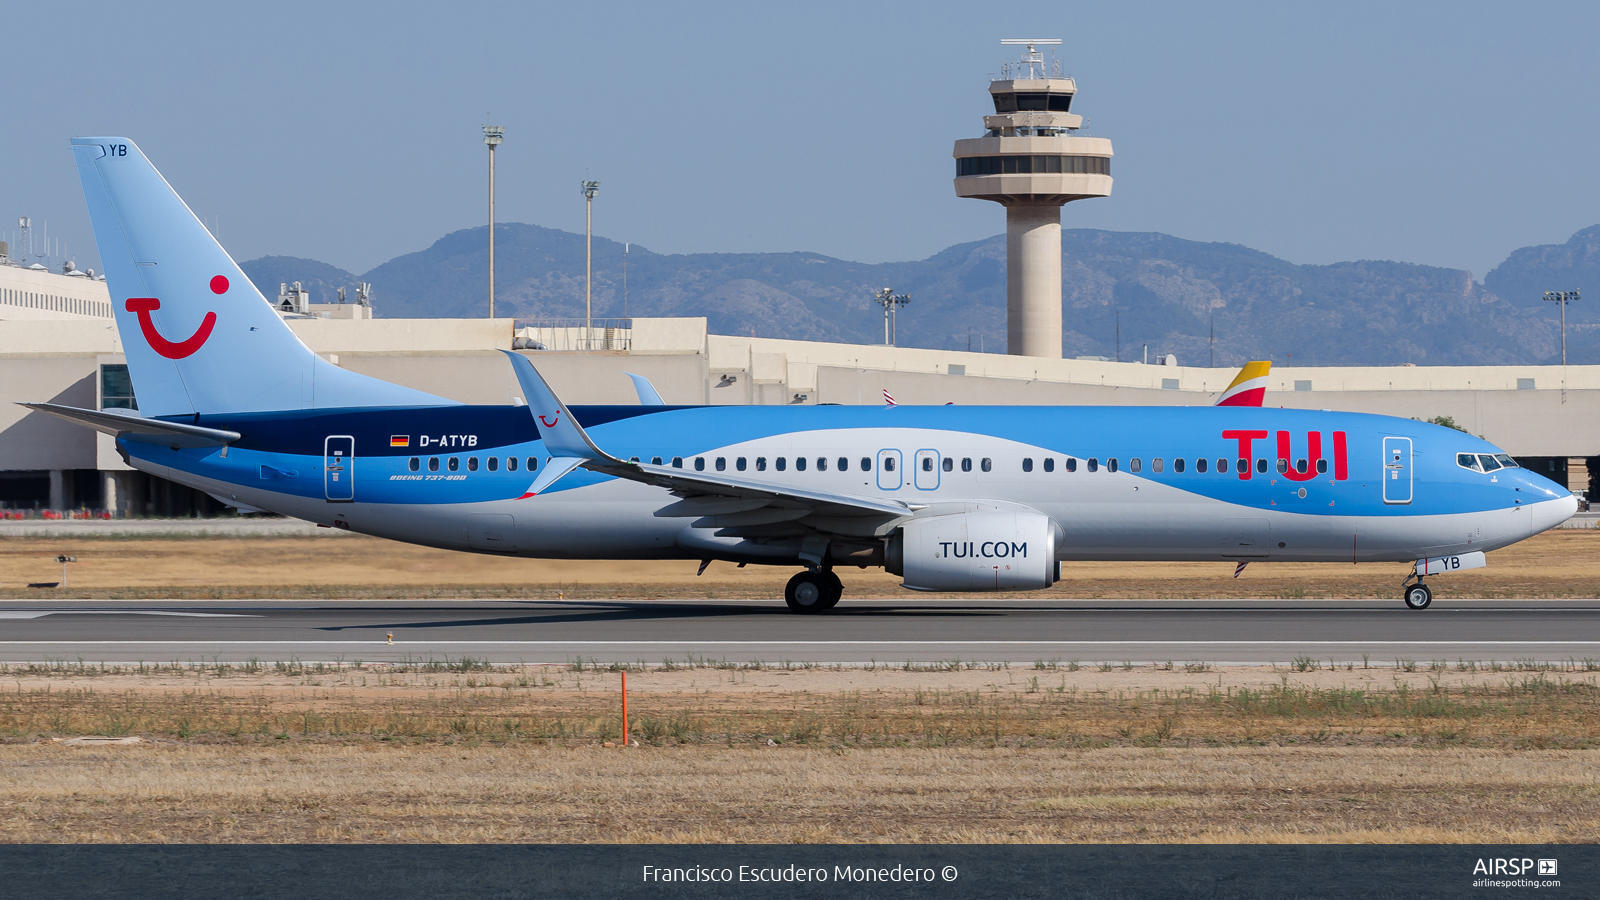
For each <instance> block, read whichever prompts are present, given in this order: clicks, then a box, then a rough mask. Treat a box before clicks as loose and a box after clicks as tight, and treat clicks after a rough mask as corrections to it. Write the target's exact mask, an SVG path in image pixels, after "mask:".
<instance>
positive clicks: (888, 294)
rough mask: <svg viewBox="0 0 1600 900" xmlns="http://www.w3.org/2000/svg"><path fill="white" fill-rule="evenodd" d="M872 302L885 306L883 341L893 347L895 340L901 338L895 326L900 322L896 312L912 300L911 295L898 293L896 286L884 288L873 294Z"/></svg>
mask: <svg viewBox="0 0 1600 900" xmlns="http://www.w3.org/2000/svg"><path fill="white" fill-rule="evenodd" d="M872 302H874V303H876V304H878V305H879V306H881V307H883V343H884V345H885V346H889V347H892V346H894V343H895V340H896V339H897V338H899V334H898V333H897V329H896V327H895V326H896V325H897V324H898V316H896V313H897V312H898V311H899V309H900V307H902V306H905V305H906V304H907V303H910V302H911V295H910V294H896V293H895V292H894V288H884V289H883V290H881V291H879V292H877V293H876V294H873V295H872Z"/></svg>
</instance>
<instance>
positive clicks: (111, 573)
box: [0, 529, 1600, 599]
mask: <svg viewBox="0 0 1600 900" xmlns="http://www.w3.org/2000/svg"><path fill="white" fill-rule="evenodd" d="M1597 550H1600V530H1576V529H1574V530H1567V531H1555V532H1547V533H1545V534H1542V535H1539V536H1537V537H1535V538H1532V539H1530V540H1528V541H1524V542H1523V543H1521V544H1517V545H1515V546H1512V547H1507V548H1506V549H1504V550H1498V551H1496V552H1494V553H1492V554H1490V558H1489V560H1490V561H1489V567H1488V568H1487V569H1479V570H1475V571H1473V572H1470V573H1464V574H1461V575H1452V576H1450V582H1449V593H1450V596H1452V597H1597V596H1600V553H1597V552H1596V551H1597ZM58 553H65V554H67V555H69V556H76V557H77V558H78V562H77V563H76V564H74V565H73V566H71V567H70V570H69V571H68V573H67V578H68V588H67V589H66V590H65V591H43V590H39V589H31V590H30V589H29V588H28V587H27V585H28V584H30V583H33V582H53V581H56V580H57V579H59V578H60V577H61V569H60V566H58V565H57V564H56V563H55V562H54V559H55V556H56V555H57V554H58ZM697 565H698V563H696V562H692V561H666V562H606V563H604V564H596V563H594V562H592V561H573V560H530V559H507V558H503V557H495V556H485V555H481V554H470V553H457V552H454V551H449V550H433V549H429V548H426V547H415V546H411V545H408V544H398V543H394V542H392V541H385V540H381V539H378V538H369V537H362V536H359V535H349V536H342V537H338V538H328V537H318V538H306V537H268V538H237V537H227V538H188V539H166V540H146V539H111V538H100V539H81V538H80V539H57V538H27V539H8V540H7V541H5V543H4V544H3V545H0V597H13V598H15V597H25V598H41V597H48V596H53V595H55V594H66V595H68V596H73V597H87V598H130V599H137V598H149V597H159V598H169V597H170V598H226V597H239V598H258V597H284V598H300V597H315V598H438V597H462V598H495V597H522V598H556V597H558V596H565V597H570V598H608V599H609V598H726V597H735V598H743V597H779V596H782V591H783V584H784V581H785V580H787V579H788V577H789V576H790V574H792V572H791V571H790V570H789V569H786V568H771V567H762V566H750V567H747V568H744V569H739V568H736V567H735V566H733V565H732V564H730V563H713V564H712V565H711V568H710V569H709V570H708V571H707V572H706V574H705V575H704V576H703V577H700V578H696V577H695V575H694V571H695V568H696V567H697ZM1406 570H1407V569H1406V566H1405V565H1403V564H1398V563H1374V564H1369V565H1362V566H1352V565H1344V564H1338V563H1257V564H1256V565H1254V566H1252V567H1251V568H1250V569H1249V570H1247V571H1246V573H1245V574H1244V576H1243V577H1241V578H1239V579H1237V580H1236V579H1234V578H1232V577H1231V576H1232V573H1233V564H1232V563H1228V562H1214V563H1064V564H1063V565H1062V581H1061V582H1060V584H1058V585H1057V586H1056V587H1055V588H1054V589H1052V590H1050V591H1041V592H1037V593H1029V594H1023V595H1019V596H1026V597H1034V598H1041V599H1049V598H1100V597H1150V598H1165V597H1265V598H1303V597H1306V598H1313V597H1383V598H1393V597H1396V596H1398V586H1399V584H1400V581H1401V579H1402V578H1404V576H1405V572H1406ZM840 574H841V575H842V576H843V578H844V581H845V589H846V592H847V596H848V597H851V598H867V597H898V598H902V599H904V598H905V597H907V596H908V595H907V594H906V592H905V591H904V590H903V589H901V588H900V587H898V582H899V579H897V578H895V577H893V576H890V575H886V574H884V573H882V572H881V571H878V570H871V571H862V570H855V569H850V570H843V569H841V570H840ZM991 596H992V595H991Z"/></svg>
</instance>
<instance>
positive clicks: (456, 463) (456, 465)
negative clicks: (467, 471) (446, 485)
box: [445, 456, 461, 472]
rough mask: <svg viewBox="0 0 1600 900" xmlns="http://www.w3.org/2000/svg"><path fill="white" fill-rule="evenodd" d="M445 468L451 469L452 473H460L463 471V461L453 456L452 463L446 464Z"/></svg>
mask: <svg viewBox="0 0 1600 900" xmlns="http://www.w3.org/2000/svg"><path fill="white" fill-rule="evenodd" d="M445 468H447V469H449V470H450V471H452V472H459V471H461V460H460V459H457V458H456V457H454V456H452V457H450V461H449V462H448V463H446V464H445Z"/></svg>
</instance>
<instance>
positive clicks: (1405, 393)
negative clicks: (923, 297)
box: [0, 265, 1600, 516]
mask: <svg viewBox="0 0 1600 900" xmlns="http://www.w3.org/2000/svg"><path fill="white" fill-rule="evenodd" d="M286 297H287V299H288V300H289V301H290V302H289V303H288V308H285V306H284V301H285V299H286ZM277 305H278V308H279V313H280V315H283V316H285V318H286V319H287V320H288V322H289V326H290V327H291V328H292V329H294V331H295V333H296V334H297V335H299V336H300V339H301V340H303V341H305V343H306V344H307V345H308V346H309V347H311V349H312V350H314V351H315V352H317V353H318V354H321V355H322V356H323V357H324V358H326V359H328V360H329V361H330V362H333V363H335V364H336V365H340V366H344V367H346V368H349V369H351V370H353V371H358V372H362V373H364V374H367V375H372V376H375V377H377V378H382V379H385V380H387V381H392V382H396V383H398V384H403V385H406V386H408V387H414V388H417V389H419V390H425V391H428V392H430V393H434V394H438V395H441V396H445V397H449V398H451V399H453V400H459V401H461V402H464V403H496V404H498V403H503V404H510V403H511V402H512V397H513V396H517V395H518V394H519V393H520V389H519V388H518V387H517V385H516V379H515V376H514V375H513V374H512V371H511V367H510V366H509V365H507V363H506V360H505V358H504V356H502V355H501V353H500V352H499V351H501V350H508V349H512V348H514V347H515V348H517V349H519V350H520V352H522V353H525V354H527V355H528V356H529V357H531V358H533V359H534V361H535V362H536V364H537V365H538V366H539V369H540V371H541V372H543V373H544V374H545V376H546V377H547V378H548V379H549V380H550V382H551V385H552V386H553V387H554V388H555V389H556V390H557V391H558V392H559V393H560V394H561V396H562V397H563V399H565V400H567V401H568V402H569V403H572V404H630V403H638V402H639V398H638V395H637V394H636V393H635V391H634V387H633V384H632V382H631V381H630V380H629V379H628V377H627V374H626V373H629V372H633V373H637V374H640V375H644V376H646V377H647V378H649V379H650V380H651V382H652V383H654V385H655V387H656V389H657V390H658V391H659V392H660V393H661V395H662V397H663V398H664V399H665V400H666V402H668V403H672V404H712V405H737V404H760V405H809V404H817V403H842V404H866V405H882V404H883V403H884V392H886V391H887V392H888V394H889V395H890V396H892V397H893V398H894V400H895V402H897V403H901V404H941V405H942V404H945V403H954V404H957V405H961V406H966V405H1017V404H1038V405H1081V404H1110V405H1181V406H1207V405H1210V404H1212V403H1213V402H1214V401H1215V400H1216V397H1217V395H1218V394H1220V393H1221V391H1222V390H1223V389H1224V388H1225V387H1227V385H1228V383H1229V382H1230V381H1231V380H1232V379H1233V376H1234V374H1235V371H1234V369H1232V368H1227V369H1224V368H1215V369H1211V368H1195V367H1182V366H1177V365H1146V364H1142V363H1131V362H1130V363H1122V362H1106V361H1100V360H1084V359H1050V358H1042V357H1030V356H1010V355H1002V354H994V353H972V352H963V351H950V350H920V349H914V348H906V347H891V346H882V345H858V344H830V343H818V342H811V341H790V340H779V339H771V338H756V337H736V336H731V335H718V334H710V333H708V332H707V329H706V320H705V319H702V318H674V319H646V318H636V319H631V320H625V321H624V322H623V323H622V327H618V328H613V329H612V330H611V331H610V333H609V334H608V339H607V340H606V341H581V340H578V339H575V338H574V336H573V335H572V334H570V333H569V332H570V331H571V329H570V328H566V327H550V328H538V327H528V328H521V329H518V328H516V327H515V323H514V321H513V320H511V319H383V318H372V317H371V314H372V307H371V304H370V303H369V302H367V301H366V299H365V298H364V297H363V298H362V299H361V301H360V302H359V303H354V302H353V303H350V304H336V303H335V304H316V303H312V302H310V299H309V298H306V297H304V296H303V292H302V294H301V295H294V288H293V287H292V286H284V287H283V288H282V289H281V290H280V294H279V302H278V304H277ZM341 307H344V308H341ZM110 308H111V307H110V298H109V296H108V295H107V293H106V287H105V283H104V282H101V281H98V280H95V279H93V278H92V277H89V276H87V275H83V276H75V275H71V274H65V273H63V272H59V271H48V270H41V269H35V268H23V267H20V266H17V265H0V401H3V402H0V509H5V510H12V511H16V510H33V511H43V510H55V511H61V512H71V511H78V513H79V514H110V515H116V516H171V515H179V516H190V515H214V514H220V513H225V512H226V507H225V505H224V504H222V503H221V502H219V501H217V500H216V499H214V498H211V497H209V496H206V495H204V494H202V493H199V492H196V491H192V490H190V489H188V488H185V487H182V486H179V485H175V484H172V483H170V482H167V481H164V480H162V479H159V478H156V477H153V476H150V475H147V474H145V473H142V472H136V471H134V470H132V469H130V468H128V467H127V466H126V465H124V464H123V463H122V460H121V459H120V458H119V457H118V455H117V453H116V450H115V448H114V447H113V446H112V442H111V439H110V438H108V437H106V436H105V435H101V434H99V433H97V432H94V431H92V430H90V429H87V428H82V427H79V426H76V425H73V424H71V423H68V422H65V421H62V420H60V419H57V418H55V417H53V416H48V415H44V414H42V413H36V412H32V411H30V410H28V409H25V408H23V407H21V406H17V405H16V402H17V401H48V402H53V403H62V404H68V405H71V406H78V407H86V408H96V409H105V408H123V409H136V408H137V406H138V396H137V392H136V390H135V386H134V385H133V384H132V383H131V381H130V380H129V377H128V369H127V365H126V362H125V360H124V357H123V356H122V346H121V343H120V340H119V337H118V334H117V331H116V328H115V326H114V324H113V322H112V319H111V313H110ZM573 346H595V347H606V348H609V349H596V350H575V349H563V348H564V347H573ZM1267 403H1268V404H1277V405H1280V406H1288V407H1301V408H1310V409H1339V410H1351V411H1359V412H1373V413H1382V414H1385V415H1394V416H1402V417H1407V418H1417V419H1432V418H1434V417H1437V416H1448V417H1450V418H1451V419H1453V420H1454V421H1455V422H1456V424H1457V425H1459V426H1460V427H1461V428H1464V429H1466V430H1468V431H1470V432H1472V433H1473V434H1479V435H1482V436H1484V437H1485V438H1487V439H1488V440H1490V441H1493V442H1494V443H1496V444H1498V445H1499V446H1501V447H1503V448H1505V449H1506V451H1507V452H1509V453H1511V454H1512V455H1514V456H1516V457H1517V458H1518V459H1519V460H1520V461H1521V462H1522V463H1523V464H1524V465H1527V466H1529V467H1531V468H1536V469H1537V470H1538V471H1540V472H1542V473H1544V474H1546V475H1549V476H1551V477H1552V478H1554V479H1555V480H1557V481H1560V482H1563V483H1565V484H1567V485H1569V486H1570V487H1572V488H1574V489H1578V490H1587V489H1588V488H1589V481H1590V478H1591V474H1590V473H1591V471H1592V472H1594V473H1596V474H1600V458H1597V457H1600V416H1597V415H1596V414H1595V413H1596V411H1597V410H1600V366H1571V367H1567V368H1562V367H1560V366H1486V367H1454V366H1451V367H1445V366H1421V367H1419V366H1410V365H1404V366H1393V367H1319V368H1280V369H1274V370H1273V372H1272V376H1271V384H1270V387H1269V390H1268V393H1267ZM1591 463H1592V464H1593V465H1592V466H1591Z"/></svg>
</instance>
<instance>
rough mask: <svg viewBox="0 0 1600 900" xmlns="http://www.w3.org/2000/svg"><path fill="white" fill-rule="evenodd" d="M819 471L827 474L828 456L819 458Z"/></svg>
mask: <svg viewBox="0 0 1600 900" xmlns="http://www.w3.org/2000/svg"><path fill="white" fill-rule="evenodd" d="M817 471H818V472H826V471H828V458H827V457H826V456H819V457H817Z"/></svg>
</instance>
